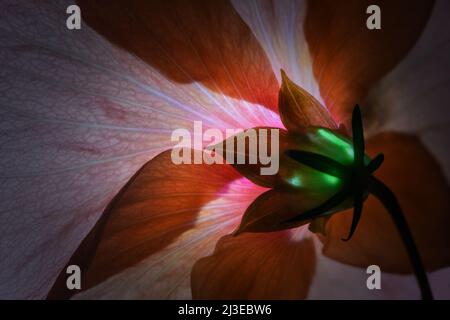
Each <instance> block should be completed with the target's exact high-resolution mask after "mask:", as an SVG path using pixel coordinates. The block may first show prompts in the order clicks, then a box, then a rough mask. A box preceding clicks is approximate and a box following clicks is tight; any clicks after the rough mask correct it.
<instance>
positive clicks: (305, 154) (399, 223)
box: [283, 105, 433, 300]
mask: <svg viewBox="0 0 450 320" xmlns="http://www.w3.org/2000/svg"><path fill="white" fill-rule="evenodd" d="M317 132H318V134H319V135H322V138H325V139H328V140H330V141H332V142H333V143H334V145H337V146H339V147H340V148H338V149H340V151H341V152H339V155H338V154H336V155H335V156H334V155H333V157H329V156H324V155H323V154H318V153H314V152H309V151H304V150H292V149H291V150H287V151H286V155H287V156H288V157H290V158H292V159H294V160H295V161H297V162H298V163H301V164H302V165H305V166H307V167H310V168H312V169H314V170H317V171H318V172H321V173H322V174H326V175H328V176H331V177H334V178H335V179H339V181H341V184H340V186H341V187H340V189H339V191H337V192H336V193H335V194H334V195H333V196H331V197H330V198H329V199H328V200H326V201H325V202H323V203H322V204H320V205H319V206H317V207H315V208H313V209H311V210H308V211H306V212H302V213H301V214H298V215H297V216H294V217H293V218H290V219H289V220H287V221H284V222H283V224H286V225H292V224H293V223H300V222H303V221H308V220H311V219H315V218H320V217H323V216H325V215H327V214H328V213H329V212H330V211H333V209H334V208H337V207H338V206H339V205H341V204H342V203H343V202H344V201H346V199H348V198H349V197H350V198H351V199H353V219H352V224H351V227H350V231H349V234H348V236H347V238H345V239H343V240H344V241H348V240H350V239H351V238H352V236H353V234H354V232H355V230H356V227H357V226H358V223H359V221H360V218H361V214H362V209H363V203H364V199H365V198H366V197H367V195H368V194H369V193H370V194H372V195H374V196H375V197H376V198H377V199H378V200H379V201H380V202H381V203H382V204H383V206H384V207H385V208H386V209H387V211H388V213H389V214H390V216H391V218H392V220H393V221H394V223H395V225H396V227H397V230H398V232H399V234H400V236H401V238H402V240H403V243H404V245H405V247H406V249H407V252H408V256H409V258H410V261H411V264H412V266H413V269H414V273H415V275H416V279H417V282H418V284H419V287H420V290H421V293H422V299H426V300H429V299H433V295H432V292H431V288H430V285H429V283H428V278H427V275H426V272H425V268H424V265H423V263H422V259H421V257H420V254H419V251H418V249H417V246H416V244H415V242H414V238H413V236H412V234H411V231H410V230H409V227H408V224H407V222H406V219H405V217H404V215H403V211H402V209H401V207H400V205H399V203H398V201H397V198H396V197H395V195H394V193H393V192H392V191H391V190H390V189H389V188H388V187H387V186H386V185H384V184H383V183H382V182H381V181H380V180H378V179H377V178H375V177H374V176H373V173H374V172H375V171H376V170H377V169H378V168H379V167H380V166H381V164H382V163H383V160H384V155H383V154H379V155H377V156H376V157H375V158H373V159H372V160H369V161H368V159H367V157H366V156H365V153H364V149H365V143H364V133H363V125H362V119H361V111H360V108H359V106H358V105H356V106H355V108H354V109H353V114H352V133H353V138H352V139H353V146H352V147H351V146H349V145H348V142H347V141H345V140H342V139H341V138H340V137H338V136H336V135H333V134H332V133H330V132H329V131H327V130H326V129H319V131H317ZM342 155H344V156H345V155H346V156H347V160H348V156H350V160H351V161H346V159H345V158H344V159H342ZM339 157H341V158H339Z"/></svg>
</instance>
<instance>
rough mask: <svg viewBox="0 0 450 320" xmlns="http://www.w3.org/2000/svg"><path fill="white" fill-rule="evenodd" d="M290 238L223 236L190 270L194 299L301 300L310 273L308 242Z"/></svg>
mask: <svg viewBox="0 0 450 320" xmlns="http://www.w3.org/2000/svg"><path fill="white" fill-rule="evenodd" d="M290 235H291V233H289V232H287V231H284V232H276V233H266V234H256V233H246V234H242V235H239V236H237V237H231V236H226V237H223V238H222V239H221V240H220V241H219V242H218V244H217V246H216V250H215V251H214V253H213V255H211V256H210V257H206V258H203V259H201V260H199V261H198V262H197V263H196V264H195V265H194V268H193V269H192V278H191V285H192V296H193V298H194V299H304V298H306V296H307V294H308V289H309V286H310V284H311V279H312V277H313V275H314V269H315V254H314V245H313V241H312V240H311V239H303V240H302V241H300V242H299V241H296V240H293V239H291V238H290Z"/></svg>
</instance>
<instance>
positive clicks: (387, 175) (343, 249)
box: [324, 133, 450, 273]
mask: <svg viewBox="0 0 450 320" xmlns="http://www.w3.org/2000/svg"><path fill="white" fill-rule="evenodd" d="M367 151H368V153H370V154H376V153H377V152H378V151H383V153H384V154H385V161H384V163H383V165H382V166H381V167H380V169H378V171H377V172H376V176H377V177H379V178H380V180H382V181H383V182H385V183H386V185H387V186H389V188H391V190H392V191H393V192H394V193H395V195H396V196H397V198H398V200H399V202H400V205H401V206H402V209H403V211H404V214H405V217H406V220H407V221H408V224H409V227H410V229H411V231H412V233H413V236H414V239H415V241H416V244H417V246H418V249H419V251H420V254H421V256H422V259H423V260H424V264H425V266H426V268H427V270H436V269H438V268H442V267H445V266H448V265H449V264H450V253H449V251H448V247H449V245H450V234H449V233H448V226H449V225H450V216H449V214H448V213H449V212H450V200H449V199H450V197H449V195H450V194H449V188H448V184H447V182H446V180H445V178H444V176H443V174H442V171H441V169H440V167H439V165H438V164H437V163H436V161H435V160H434V159H433V157H432V156H431V155H430V153H429V152H428V151H427V150H426V149H425V148H424V146H423V144H422V143H421V142H420V141H419V140H418V139H417V138H415V137H414V136H410V135H405V134H400V133H385V134H380V135H377V136H375V137H373V138H371V139H369V140H368V141H367ZM350 223H351V211H349V212H345V213H341V214H336V215H335V216H333V217H332V218H331V219H330V220H329V221H328V223H327V226H326V234H327V236H326V237H325V238H324V244H325V246H324V253H325V255H327V256H329V257H331V258H333V259H336V260H338V261H342V262H344V263H348V264H351V265H356V266H362V267H367V266H369V265H372V264H376V265H379V266H380V267H381V269H382V270H384V271H387V272H400V273H405V272H410V269H411V266H410V263H409V260H408V257H407V253H406V250H405V248H404V246H403V243H402V242H401V240H400V237H399V235H398V233H397V230H396V229H395V227H394V224H393V222H392V221H391V218H390V216H389V215H388V213H387V212H386V211H385V209H384V207H383V206H382V205H381V204H380V203H379V202H378V201H377V200H376V199H375V198H374V197H372V196H369V198H368V199H367V201H366V202H365V204H364V210H363V213H362V217H361V221H360V224H359V226H358V228H357V229H356V232H355V234H354V236H353V238H352V239H351V240H350V241H348V242H343V241H341V240H340V239H341V238H342V237H343V236H345V234H346V233H347V232H348V226H349V225H350Z"/></svg>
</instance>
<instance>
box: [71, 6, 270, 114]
mask: <svg viewBox="0 0 450 320" xmlns="http://www.w3.org/2000/svg"><path fill="white" fill-rule="evenodd" d="M77 2H78V4H79V5H80V6H81V10H82V12H83V19H84V20H85V21H86V22H87V23H88V24H89V25H90V26H91V27H92V28H94V29H95V30H96V31H97V32H99V33H101V34H102V35H104V36H105V37H106V38H107V39H108V40H110V41H111V42H113V43H114V44H116V45H118V46H120V47H122V48H124V49H126V50H128V51H129V52H131V53H133V54H135V55H136V56H138V57H140V58H141V59H143V60H144V61H145V62H147V63H148V64H150V65H152V66H154V67H156V68H157V69H158V70H159V71H160V72H162V73H163V74H164V75H165V76H166V77H168V78H169V79H171V80H173V81H175V82H178V83H191V82H200V83H202V84H203V85H205V86H206V87H208V88H209V89H211V90H213V91H216V92H219V93H223V94H225V95H228V96H231V97H234V98H237V99H244V100H247V101H250V102H253V103H258V104H261V105H264V106H266V107H268V108H270V109H272V110H274V111H276V101H277V93H278V83H277V81H276V78H275V76H274V74H273V72H272V67H271V65H270V63H269V61H268V59H267V57H266V55H265V53H264V50H263V49H262V48H261V47H260V45H259V43H258V41H257V40H256V38H255V36H254V35H253V33H252V32H251V30H250V29H249V27H248V26H247V25H246V24H245V23H244V22H243V20H242V19H241V17H240V16H239V14H238V13H237V12H236V11H235V9H234V8H233V6H232V5H231V3H230V2H229V1H228V0H218V1H209V0H202V1H194V2H192V1H183V0H169V1H147V0H131V1H128V2H127V6H126V7H124V6H123V2H122V1H118V0H116V1H111V0H106V1H95V2H92V1H86V0H78V1H77Z"/></svg>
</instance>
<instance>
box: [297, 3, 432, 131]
mask: <svg viewBox="0 0 450 320" xmlns="http://www.w3.org/2000/svg"><path fill="white" fill-rule="evenodd" d="M433 2H434V1H421V0H415V1H409V0H408V1H406V0H404V1H387V0H381V1H377V2H376V4H377V5H378V6H379V7H380V8H381V23H382V27H381V29H380V30H369V29H368V28H367V27H366V19H367V18H368V17H369V14H367V13H366V9H367V7H368V6H369V5H371V4H374V3H373V1H370V0H363V1H361V0H349V1H342V2H341V1H333V0H313V1H308V10H307V15H306V20H305V37H306V40H307V41H308V44H309V48H310V53H311V56H312V61H313V71H314V75H315V77H316V79H317V81H318V83H319V87H320V93H321V96H322V98H323V100H324V102H325V104H326V106H327V108H328V109H329V110H330V111H331V112H332V113H333V115H334V116H335V119H336V120H337V121H338V122H340V123H344V124H346V125H348V124H349V123H350V117H351V110H352V108H353V107H354V105H355V104H357V103H359V104H361V105H362V106H364V101H365V99H366V96H367V92H368V90H369V89H370V87H371V86H372V85H373V84H374V83H375V82H376V81H378V80H379V79H380V78H381V77H383V76H384V75H386V74H387V73H388V72H389V71H390V70H391V69H392V68H393V67H394V66H395V65H396V64H397V63H398V62H399V61H400V60H401V59H402V58H403V57H404V55H405V54H406V53H407V52H408V51H409V50H410V49H411V47H412V46H413V45H414V44H415V43H416V41H417V39H418V37H419V36H420V34H421V31H422V30H423V28H424V26H425V23H426V22H427V20H428V18H429V15H430V12H431V9H432V7H433Z"/></svg>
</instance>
